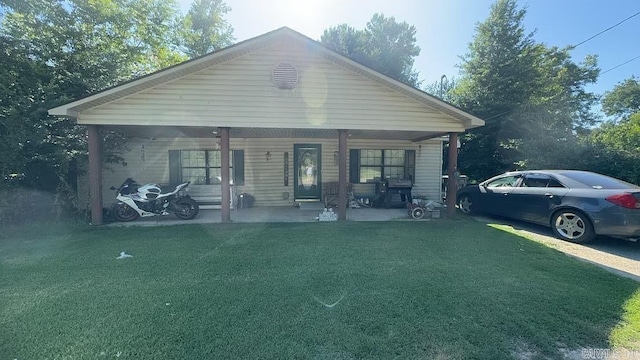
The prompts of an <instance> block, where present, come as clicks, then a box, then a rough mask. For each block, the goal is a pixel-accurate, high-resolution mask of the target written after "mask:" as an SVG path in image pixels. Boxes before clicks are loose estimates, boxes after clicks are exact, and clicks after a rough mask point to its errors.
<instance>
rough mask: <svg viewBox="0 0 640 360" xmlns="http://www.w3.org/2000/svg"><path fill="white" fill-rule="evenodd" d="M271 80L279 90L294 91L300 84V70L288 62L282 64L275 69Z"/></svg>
mask: <svg viewBox="0 0 640 360" xmlns="http://www.w3.org/2000/svg"><path fill="white" fill-rule="evenodd" d="M271 79H272V80H273V83H274V84H276V87H277V88H278V89H284V90H293V89H294V88H295V87H296V84H297V83H298V69H296V68H295V66H293V65H291V63H288V62H281V63H279V64H278V65H276V67H274V68H273V71H272V72H271Z"/></svg>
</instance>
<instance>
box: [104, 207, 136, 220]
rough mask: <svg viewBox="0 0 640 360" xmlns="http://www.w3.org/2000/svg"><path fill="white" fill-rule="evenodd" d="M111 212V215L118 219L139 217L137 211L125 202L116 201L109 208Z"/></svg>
mask: <svg viewBox="0 0 640 360" xmlns="http://www.w3.org/2000/svg"><path fill="white" fill-rule="evenodd" d="M111 212H112V213H113V217H114V218H116V220H118V221H123V222H127V221H133V220H135V219H137V218H138V217H140V214H138V212H137V211H135V210H134V209H133V208H132V207H131V206H129V205H127V204H125V203H117V204H115V205H113V208H111Z"/></svg>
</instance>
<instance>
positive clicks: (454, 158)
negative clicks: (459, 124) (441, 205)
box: [447, 133, 458, 219]
mask: <svg viewBox="0 0 640 360" xmlns="http://www.w3.org/2000/svg"><path fill="white" fill-rule="evenodd" d="M447 175H448V177H449V179H448V180H447V217H448V218H449V219H453V218H455V216H456V197H457V193H458V133H449V167H448V169H447Z"/></svg>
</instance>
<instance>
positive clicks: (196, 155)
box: [180, 150, 233, 185]
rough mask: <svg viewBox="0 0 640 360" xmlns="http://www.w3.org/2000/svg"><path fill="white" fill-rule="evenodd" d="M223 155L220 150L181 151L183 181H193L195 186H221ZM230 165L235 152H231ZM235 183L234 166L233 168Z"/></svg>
mask: <svg viewBox="0 0 640 360" xmlns="http://www.w3.org/2000/svg"><path fill="white" fill-rule="evenodd" d="M221 156H222V154H221V153H220V151H219V150H181V151H180V167H181V169H180V170H181V174H182V179H181V181H183V182H186V181H191V183H192V184H193V185H219V184H221V180H222V170H221V166H220V164H221V163H222V158H221ZM229 156H230V158H229V163H230V164H233V152H232V151H230V152H229ZM230 172H231V180H232V181H233V165H232V166H231V170H230Z"/></svg>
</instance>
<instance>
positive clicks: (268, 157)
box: [264, 151, 271, 161]
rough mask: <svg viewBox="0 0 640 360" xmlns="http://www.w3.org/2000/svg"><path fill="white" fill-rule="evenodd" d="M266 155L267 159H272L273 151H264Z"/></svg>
mask: <svg viewBox="0 0 640 360" xmlns="http://www.w3.org/2000/svg"><path fill="white" fill-rule="evenodd" d="M264 157H265V158H266V159H267V161H269V160H271V151H267V152H266V153H264Z"/></svg>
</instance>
